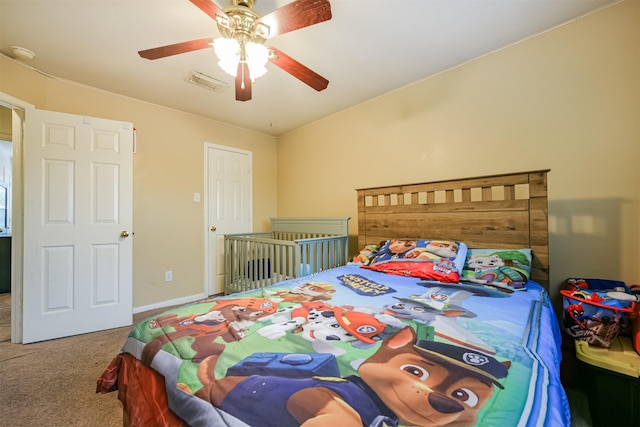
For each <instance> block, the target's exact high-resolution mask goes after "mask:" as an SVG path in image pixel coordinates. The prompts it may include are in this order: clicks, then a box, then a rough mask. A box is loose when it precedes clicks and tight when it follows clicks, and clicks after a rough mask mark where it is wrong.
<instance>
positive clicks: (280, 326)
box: [257, 301, 387, 356]
mask: <svg viewBox="0 0 640 427" xmlns="http://www.w3.org/2000/svg"><path fill="white" fill-rule="evenodd" d="M290 316H291V317H290V319H289V320H283V321H280V322H278V321H276V323H272V324H271V325H266V326H263V327H261V328H260V329H258V331H257V332H258V333H259V334H260V335H262V336H264V337H266V338H269V339H277V338H280V337H283V336H284V335H285V334H286V333H287V332H289V331H291V332H292V333H300V334H301V336H302V338H304V339H305V340H307V341H309V342H311V346H312V347H313V349H314V351H316V352H317V353H331V354H334V355H336V356H338V355H340V354H343V353H345V351H346V350H344V349H343V348H341V347H339V346H336V345H335V344H336V343H345V342H352V343H355V344H356V345H358V344H357V343H364V344H366V345H370V344H374V343H375V342H376V341H378V340H380V339H381V338H380V336H381V334H382V332H383V331H384V329H385V327H386V326H387V325H386V323H384V322H381V321H380V320H378V319H377V318H376V316H374V315H372V314H369V313H363V312H358V311H355V310H349V309H345V308H343V307H332V306H329V305H327V304H325V303H324V302H321V301H315V302H311V303H303V304H302V305H301V306H300V307H297V308H294V309H292V310H291V312H290ZM382 318H383V319H384V318H386V316H385V317H382Z"/></svg>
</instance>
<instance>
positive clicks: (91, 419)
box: [0, 294, 591, 427]
mask: <svg viewBox="0 0 640 427" xmlns="http://www.w3.org/2000/svg"><path fill="white" fill-rule="evenodd" d="M164 310H165V309H159V310H154V311H147V312H144V313H139V314H136V315H134V319H133V320H134V323H138V322H140V321H142V320H144V319H146V318H148V317H151V316H153V315H155V314H158V313H159V312H161V311H164ZM10 314H11V303H10V294H1V295H0V425H2V426H5V425H6V426H11V427H32V426H42V427H71V426H78V427H87V426H92V427H93V426H96V427H112V426H113V427H116V426H121V425H122V406H121V405H120V401H119V400H118V398H117V393H115V392H114V393H110V394H106V395H101V394H96V393H95V389H96V380H97V378H98V377H99V376H100V374H102V372H103V371H104V369H105V368H106V367H107V366H108V365H109V362H111V359H112V358H113V357H114V356H115V355H116V354H117V353H118V350H119V349H120V346H121V345H122V343H123V342H124V340H125V339H126V337H127V335H128V334H129V331H130V329H131V328H130V327H125V328H118V329H110V330H107V331H101V332H94V333H91V334H84V335H78V336H75V337H69V338H60V339H57V340H52V341H45V342H41V343H34V344H27V345H22V344H11V342H10V341H11V340H10V337H11V334H10V319H11V316H10ZM567 395H568V396H569V401H570V403H571V413H572V423H571V426H572V427H590V426H591V418H590V416H589V410H588V402H587V399H586V395H585V394H584V392H582V391H581V390H579V389H575V388H568V389H567Z"/></svg>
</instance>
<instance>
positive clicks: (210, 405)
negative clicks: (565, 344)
mask: <svg viewBox="0 0 640 427" xmlns="http://www.w3.org/2000/svg"><path fill="white" fill-rule="evenodd" d="M547 172H548V171H546V170H541V171H531V172H521V173H515V174H505V175H494V176H487V177H480V178H465V179H460V180H448V181H439V182H431V183H425V184H411V185H402V186H391V187H380V188H367V189H360V190H357V195H358V199H357V200H358V202H357V203H358V238H359V246H360V249H362V250H361V251H360V253H358V254H356V256H354V258H353V260H354V261H353V262H350V263H348V264H347V265H345V266H341V267H336V268H331V269H327V270H323V271H321V272H318V273H314V274H312V275H307V276H300V277H296V278H291V279H288V280H286V281H283V282H279V283H276V284H274V285H271V286H269V287H266V288H258V289H251V290H248V291H245V292H241V293H237V294H233V295H227V296H224V297H217V298H211V299H207V300H203V301H198V302H196V303H193V304H189V305H186V306H182V307H178V308H174V309H171V310H168V311H167V312H165V313H163V314H161V315H159V316H155V317H153V318H150V319H147V320H145V321H143V322H141V323H140V324H138V325H137V326H136V327H135V328H134V329H133V330H132V332H131V334H130V335H129V338H128V339H127V340H126V342H125V343H124V344H123V347H122V350H121V352H120V353H119V354H118V355H116V356H115V358H114V359H113V361H112V363H111V364H110V365H109V367H108V368H107V369H106V370H105V372H104V374H103V375H102V376H101V377H100V378H99V379H98V386H97V391H98V392H101V393H107V392H111V391H115V390H118V397H119V399H120V400H121V401H122V403H123V414H124V417H123V422H124V424H125V425H145V426H146V425H176V426H178V425H192V426H205V425H206V426H211V425H216V426H217V425H220V426H236V425H238V426H244V425H250V426H296V425H305V426H307V425H309V426H310V425H321V426H326V425H332V424H333V425H340V426H347V425H366V426H394V425H420V426H436V425H459V426H471V425H478V426H496V425H500V426H509V425H513V426H516V425H518V426H520V425H522V426H543V425H544V426H552V425H553V426H555V425H558V426H560V425H565V426H568V425H570V411H569V405H568V402H567V398H566V394H565V392H564V390H563V388H562V385H561V383H560V374H559V365H560V358H561V351H560V338H561V336H560V329H559V325H558V321H557V318H556V316H555V313H554V310H553V307H552V304H551V301H550V298H549V294H548V289H547V287H548V283H549V275H548V273H549V263H548V243H547V241H548V237H547V191H546V187H547ZM399 243H401V244H399ZM399 246H404V248H405V249H406V250H405V252H403V253H402V254H401V255H398V252H396V253H394V254H395V256H394V255H389V253H390V252H389V250H391V248H392V247H399ZM493 261H500V262H499V263H498V264H502V265H500V266H499V265H498V264H496V263H494V262H493ZM489 264H490V265H489ZM478 266H480V267H478ZM505 266H512V267H513V266H515V267H514V268H515V269H522V270H526V271H527V275H528V277H527V278H526V279H523V278H521V279H520V280H518V279H516V278H514V276H513V275H512V274H507V273H503V272H502V270H500V268H502V269H504V267H505ZM499 267H500V268H499ZM516 267H517V268H516ZM523 267H528V268H523ZM499 270H500V271H499ZM487 272H488V273H487ZM485 273H486V274H485Z"/></svg>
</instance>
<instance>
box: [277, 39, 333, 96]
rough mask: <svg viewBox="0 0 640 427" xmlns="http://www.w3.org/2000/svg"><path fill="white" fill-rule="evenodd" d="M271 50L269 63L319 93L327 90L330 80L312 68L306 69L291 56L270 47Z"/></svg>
mask: <svg viewBox="0 0 640 427" xmlns="http://www.w3.org/2000/svg"><path fill="white" fill-rule="evenodd" d="M269 50H270V51H271V52H270V55H269V61H271V63H273V64H275V65H277V66H278V67H280V68H282V69H283V70H284V71H286V72H287V73H289V74H291V75H292V76H293V77H295V78H297V79H298V80H300V81H301V82H302V83H305V84H307V85H309V86H311V87H312V88H314V89H315V90H317V91H318V92H320V91H321V90H324V89H326V88H327V86H328V85H329V80H327V79H325V78H324V77H322V76H321V75H320V74H318V73H316V72H315V71H313V70H311V69H310V68H307V67H305V66H304V65H302V64H301V63H299V62H298V61H296V60H295V59H293V58H292V57H290V56H289V55H287V54H285V53H283V52H282V51H281V50H278V49H276V48H275V47H269Z"/></svg>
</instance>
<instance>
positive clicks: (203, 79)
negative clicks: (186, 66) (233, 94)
mask: <svg viewBox="0 0 640 427" xmlns="http://www.w3.org/2000/svg"><path fill="white" fill-rule="evenodd" d="M187 81H188V82H189V83H193V84H194V85H197V86H200V87H203V88H205V89H209V90H212V91H214V92H218V93H220V92H222V91H223V90H225V89H226V88H227V84H226V83H225V82H223V81H220V80H218V79H214V78H213V77H211V76H207V75H206V74H202V73H200V72H198V71H191V73H190V74H189V75H188V76H187Z"/></svg>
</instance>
